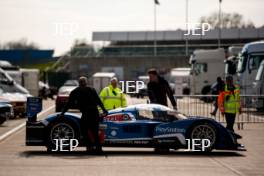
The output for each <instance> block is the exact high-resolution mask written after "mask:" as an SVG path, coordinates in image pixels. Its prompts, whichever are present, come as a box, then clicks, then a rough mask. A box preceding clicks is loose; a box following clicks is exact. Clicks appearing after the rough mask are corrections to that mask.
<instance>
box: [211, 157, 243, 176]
mask: <svg viewBox="0 0 264 176" xmlns="http://www.w3.org/2000/svg"><path fill="white" fill-rule="evenodd" d="M210 159H211V160H212V161H214V162H215V163H218V164H219V165H221V166H222V167H225V168H226V169H229V170H230V171H231V172H233V173H234V174H236V175H238V176H244V175H245V174H243V173H241V172H239V171H238V170H236V169H235V168H233V167H231V166H229V165H228V164H226V163H224V162H222V161H220V160H218V159H216V158H210Z"/></svg>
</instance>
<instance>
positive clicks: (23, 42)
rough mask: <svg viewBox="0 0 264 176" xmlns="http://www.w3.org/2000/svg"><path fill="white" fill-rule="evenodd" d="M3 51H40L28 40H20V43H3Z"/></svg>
mask: <svg viewBox="0 0 264 176" xmlns="http://www.w3.org/2000/svg"><path fill="white" fill-rule="evenodd" d="M0 48H2V49H39V46H38V45H37V44H36V43H34V42H28V41H27V39H20V40H18V41H10V42H7V43H3V44H2V45H1V46H0Z"/></svg>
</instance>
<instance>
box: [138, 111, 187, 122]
mask: <svg viewBox="0 0 264 176" xmlns="http://www.w3.org/2000/svg"><path fill="white" fill-rule="evenodd" d="M186 118H187V116H185V115H183V114H181V113H179V112H177V111H157V110H154V111H151V110H139V111H138V116H137V119H138V120H157V121H162V122H171V121H174V120H180V119H186Z"/></svg>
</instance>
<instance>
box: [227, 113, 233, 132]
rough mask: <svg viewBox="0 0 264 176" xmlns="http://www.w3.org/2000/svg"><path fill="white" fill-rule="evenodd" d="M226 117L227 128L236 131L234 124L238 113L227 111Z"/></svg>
mask: <svg viewBox="0 0 264 176" xmlns="http://www.w3.org/2000/svg"><path fill="white" fill-rule="evenodd" d="M225 119H226V128H227V129H229V130H231V131H234V124H235V119H236V114H233V113H225Z"/></svg>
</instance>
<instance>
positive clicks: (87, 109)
mask: <svg viewBox="0 0 264 176" xmlns="http://www.w3.org/2000/svg"><path fill="white" fill-rule="evenodd" d="M73 104H75V105H77V108H78V109H79V110H80V111H81V113H82V116H81V132H82V136H83V139H84V140H83V141H84V142H85V145H86V148H87V151H91V150H92V151H95V152H97V153H101V152H102V146H101V143H100V139H99V135H98V131H99V122H100V117H99V111H98V106H100V108H101V109H102V110H103V115H107V113H108V112H107V110H106V109H105V107H104V105H103V103H102V102H101V100H100V98H99V96H98V95H97V93H96V91H95V89H94V88H92V87H89V86H87V78H86V77H83V76H82V77H80V78H79V86H78V87H77V88H75V89H74V90H73V91H72V92H71V93H70V96H69V100H68V102H67V104H66V105H65V107H64V108H63V111H62V112H61V114H60V117H61V118H63V116H64V113H65V112H67V111H68V109H69V108H70V107H72V105H73Z"/></svg>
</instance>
